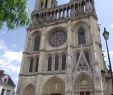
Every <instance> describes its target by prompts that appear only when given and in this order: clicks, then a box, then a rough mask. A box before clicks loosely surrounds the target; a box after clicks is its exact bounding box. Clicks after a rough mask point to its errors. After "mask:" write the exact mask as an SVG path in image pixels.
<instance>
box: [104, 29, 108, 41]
mask: <svg viewBox="0 0 113 95" xmlns="http://www.w3.org/2000/svg"><path fill="white" fill-rule="evenodd" d="M103 36H104V39H105V40H108V38H109V32H107V31H105V32H104V33H103Z"/></svg>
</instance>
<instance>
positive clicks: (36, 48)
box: [34, 35, 40, 51]
mask: <svg viewBox="0 0 113 95" xmlns="http://www.w3.org/2000/svg"><path fill="white" fill-rule="evenodd" d="M39 48H40V36H39V35H37V36H36V38H35V41H34V51H38V50H39Z"/></svg>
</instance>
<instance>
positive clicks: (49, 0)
mask: <svg viewBox="0 0 113 95" xmlns="http://www.w3.org/2000/svg"><path fill="white" fill-rule="evenodd" d="M97 21H98V18H97V15H96V11H95V7H94V0H70V2H69V3H67V4H63V5H60V6H58V5H57V2H56V0H37V1H36V6H35V9H34V11H33V12H32V24H31V25H30V26H29V27H28V28H27V36H26V42H25V48H24V51H23V58H22V63H21V68H20V74H19V81H18V87H17V94H19V95H110V92H111V89H110V88H111V85H110V83H111V81H110V80H109V72H108V71H109V70H108V69H107V68H106V66H105V62H104V56H103V52H102V46H101V40H100V29H99V25H98V23H97ZM108 84H109V85H108Z"/></svg>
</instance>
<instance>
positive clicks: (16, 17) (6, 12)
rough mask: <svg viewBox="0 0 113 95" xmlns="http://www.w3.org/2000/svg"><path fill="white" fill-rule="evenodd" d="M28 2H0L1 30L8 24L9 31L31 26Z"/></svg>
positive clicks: (22, 0) (6, 0)
mask: <svg viewBox="0 0 113 95" xmlns="http://www.w3.org/2000/svg"><path fill="white" fill-rule="evenodd" d="M26 3H27V0H0V28H1V27H2V26H3V24H4V23H6V25H7V27H8V29H14V28H16V27H19V26H25V25H28V24H29V17H28V14H27V10H26Z"/></svg>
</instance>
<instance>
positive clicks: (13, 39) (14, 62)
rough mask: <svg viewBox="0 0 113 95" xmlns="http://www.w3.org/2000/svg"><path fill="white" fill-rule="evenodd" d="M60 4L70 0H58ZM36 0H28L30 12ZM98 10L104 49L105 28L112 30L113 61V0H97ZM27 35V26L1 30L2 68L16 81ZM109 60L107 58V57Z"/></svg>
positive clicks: (112, 48)
mask: <svg viewBox="0 0 113 95" xmlns="http://www.w3.org/2000/svg"><path fill="white" fill-rule="evenodd" d="M57 1H58V4H63V3H67V2H69V0H57ZM34 2H35V1H34V0H28V4H27V6H28V12H29V13H31V11H32V10H33V8H34ZM95 7H96V12H97V15H98V19H99V20H98V23H99V24H100V29H101V33H100V35H101V41H102V46H103V51H105V56H106V48H105V41H104V39H103V37H102V33H103V28H104V27H106V28H107V30H108V31H109V32H110V37H109V40H108V43H109V50H110V56H111V62H113V0H95ZM25 36H26V27H21V28H18V29H15V30H14V31H9V30H8V29H7V27H6V26H4V27H3V28H2V29H1V30H0V70H1V69H2V70H5V73H7V74H9V75H10V76H11V77H12V79H13V80H14V82H15V83H17V80H18V73H19V69H20V64H21V58H22V51H23V48H24V42H25ZM105 60H106V61H107V58H105ZM112 64H113V63H112Z"/></svg>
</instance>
